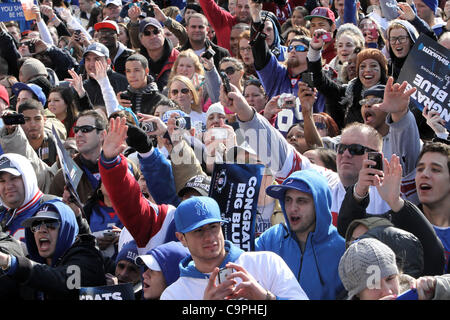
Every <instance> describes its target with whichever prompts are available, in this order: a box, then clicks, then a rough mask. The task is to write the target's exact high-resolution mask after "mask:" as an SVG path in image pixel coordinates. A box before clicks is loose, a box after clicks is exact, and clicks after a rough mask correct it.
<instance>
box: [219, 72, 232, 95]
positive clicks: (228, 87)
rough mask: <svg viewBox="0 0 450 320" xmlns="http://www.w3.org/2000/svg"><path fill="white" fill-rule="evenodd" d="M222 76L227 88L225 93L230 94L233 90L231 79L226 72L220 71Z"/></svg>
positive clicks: (224, 85)
mask: <svg viewBox="0 0 450 320" xmlns="http://www.w3.org/2000/svg"><path fill="white" fill-rule="evenodd" d="M219 74H220V78H222V83H223V88H224V90H225V93H226V94H228V93H230V92H231V86H230V80H229V79H228V76H227V74H226V73H225V72H223V71H220V73H219Z"/></svg>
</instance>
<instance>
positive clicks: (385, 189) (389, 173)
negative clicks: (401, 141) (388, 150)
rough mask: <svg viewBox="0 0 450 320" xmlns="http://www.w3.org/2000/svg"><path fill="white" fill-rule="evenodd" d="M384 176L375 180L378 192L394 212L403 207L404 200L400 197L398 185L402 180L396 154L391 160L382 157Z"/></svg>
mask: <svg viewBox="0 0 450 320" xmlns="http://www.w3.org/2000/svg"><path fill="white" fill-rule="evenodd" d="M383 161H384V168H383V172H384V178H383V181H382V182H381V181H380V180H376V181H375V186H376V187H377V190H378V193H379V194H380V196H381V198H382V199H383V200H384V201H386V202H387V203H388V205H389V206H390V207H391V209H392V210H393V211H394V212H398V211H399V210H400V209H401V208H403V205H404V201H403V199H402V198H401V197H400V185H401V181H402V165H401V164H400V158H399V157H398V156H397V155H395V154H394V155H392V157H391V161H390V162H389V161H388V160H387V159H384V160H383Z"/></svg>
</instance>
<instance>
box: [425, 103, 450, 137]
mask: <svg viewBox="0 0 450 320" xmlns="http://www.w3.org/2000/svg"><path fill="white" fill-rule="evenodd" d="M422 116H423V117H424V118H425V119H427V124H428V125H429V126H430V127H431V129H433V131H434V133H436V134H439V133H448V131H447V129H446V128H445V120H444V119H442V118H441V117H440V116H439V112H437V111H435V110H429V109H428V107H425V108H423V111H422Z"/></svg>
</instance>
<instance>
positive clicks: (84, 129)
mask: <svg viewBox="0 0 450 320" xmlns="http://www.w3.org/2000/svg"><path fill="white" fill-rule="evenodd" d="M80 130H81V132H83V133H88V132H91V131H94V130H103V129H101V128H97V127H94V126H89V125H85V126H79V127H77V126H75V127H73V132H74V133H78V131H80Z"/></svg>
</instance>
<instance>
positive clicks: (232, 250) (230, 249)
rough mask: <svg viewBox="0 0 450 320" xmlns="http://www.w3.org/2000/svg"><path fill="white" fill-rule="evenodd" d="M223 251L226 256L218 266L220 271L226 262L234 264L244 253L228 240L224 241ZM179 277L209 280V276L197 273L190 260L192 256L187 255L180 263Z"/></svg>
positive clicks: (192, 261)
mask: <svg viewBox="0 0 450 320" xmlns="http://www.w3.org/2000/svg"><path fill="white" fill-rule="evenodd" d="M225 251H226V253H227V254H226V256H225V259H224V260H223V261H222V264H221V265H220V266H219V268H220V269H221V268H224V267H225V266H226V264H227V263H228V262H235V261H236V260H237V259H238V258H239V257H240V256H241V254H242V253H244V250H242V249H241V248H239V247H237V246H235V245H233V244H232V243H231V241H228V240H225ZM180 277H191V278H199V279H205V278H209V275H208V274H205V273H202V272H200V271H198V270H197V268H196V267H195V264H194V260H192V256H191V255H189V256H187V257H186V258H184V259H183V260H181V262H180Z"/></svg>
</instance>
